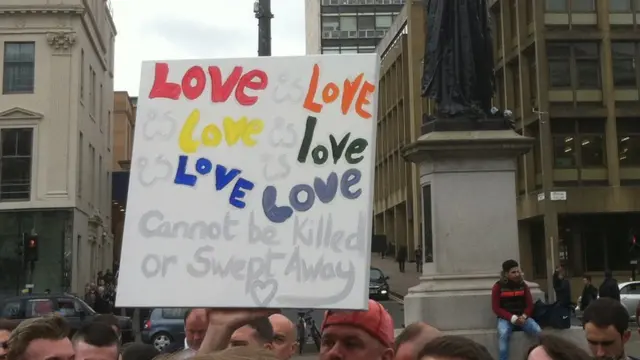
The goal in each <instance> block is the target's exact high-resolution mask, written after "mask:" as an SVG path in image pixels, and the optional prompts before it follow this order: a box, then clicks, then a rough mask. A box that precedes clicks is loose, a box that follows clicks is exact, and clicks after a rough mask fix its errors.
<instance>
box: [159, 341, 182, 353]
mask: <svg viewBox="0 0 640 360" xmlns="http://www.w3.org/2000/svg"><path fill="white" fill-rule="evenodd" d="M182 350H184V343H182V342H179V341H175V342H172V343H171V344H169V345H167V346H165V348H164V349H162V352H163V353H164V354H173V353H175V352H178V351H182Z"/></svg>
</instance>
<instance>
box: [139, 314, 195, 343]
mask: <svg viewBox="0 0 640 360" xmlns="http://www.w3.org/2000/svg"><path fill="white" fill-rule="evenodd" d="M187 310H188V309H186V308H156V309H153V310H152V311H151V314H150V315H149V318H148V319H147V320H145V322H144V326H143V328H142V334H141V335H142V342H144V343H146V344H151V345H153V346H154V347H155V348H156V349H158V351H162V350H163V349H164V348H165V347H166V346H167V345H169V344H171V343H173V342H183V341H184V337H185V333H184V316H185V314H186V313H187Z"/></svg>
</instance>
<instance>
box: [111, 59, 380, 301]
mask: <svg viewBox="0 0 640 360" xmlns="http://www.w3.org/2000/svg"><path fill="white" fill-rule="evenodd" d="M378 62H379V60H378V57H377V56H376V55H375V54H368V55H340V56H307V57H261V58H251V59H216V60H188V61H166V62H146V63H144V64H143V66H142V80H141V85H140V96H139V98H138V114H137V120H136V122H137V124H136V130H135V138H134V149H133V157H132V166H131V174H130V176H131V178H130V182H129V195H128V202H127V210H126V218H125V228H124V238H123V245H122V258H121V260H120V276H119V279H118V292H117V300H116V305H117V306H119V307H146V306H153V307H173V306H175V307H271V308H274V307H277V308H325V309H366V308H367V299H368V284H369V265H370V264H369V262H370V247H371V217H372V215H371V214H372V197H373V179H374V176H373V172H374V161H375V139H376V112H377V84H378V66H379V65H378Z"/></svg>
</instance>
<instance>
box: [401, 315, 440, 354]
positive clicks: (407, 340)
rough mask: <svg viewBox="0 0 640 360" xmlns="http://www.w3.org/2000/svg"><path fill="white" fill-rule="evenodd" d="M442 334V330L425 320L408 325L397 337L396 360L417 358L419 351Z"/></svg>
mask: <svg viewBox="0 0 640 360" xmlns="http://www.w3.org/2000/svg"><path fill="white" fill-rule="evenodd" d="M440 336H442V333H441V332H440V330H438V329H436V328H434V327H433V326H431V325H428V324H425V323H423V322H417V323H413V324H411V325H409V326H407V327H406V328H405V329H404V331H402V333H400V335H398V337H397V338H396V341H395V346H396V358H395V359H396V360H416V359H417V357H418V353H419V352H420V350H422V348H423V347H424V346H425V345H426V344H427V343H429V342H430V341H431V340H433V339H435V338H438V337H440Z"/></svg>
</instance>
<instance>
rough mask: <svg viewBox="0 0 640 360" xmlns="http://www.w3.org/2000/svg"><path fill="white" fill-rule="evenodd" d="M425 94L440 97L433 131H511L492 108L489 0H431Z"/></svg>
mask: <svg viewBox="0 0 640 360" xmlns="http://www.w3.org/2000/svg"><path fill="white" fill-rule="evenodd" d="M426 11H427V43H426V49H425V58H424V73H423V79H422V96H425V97H429V98H431V99H434V100H435V102H436V105H437V110H436V114H435V116H432V117H429V118H428V119H426V122H427V123H432V126H431V128H430V129H429V130H427V131H426V132H430V131H447V130H450V131H452V130H505V129H509V128H510V127H512V126H511V123H510V121H509V120H508V119H506V118H507V117H508V116H505V112H502V111H499V110H498V109H497V108H494V107H493V106H492V103H491V100H492V98H493V94H494V82H495V78H494V71H493V66H494V62H493V45H492V39H491V24H490V19H489V8H488V5H487V0H427V1H426Z"/></svg>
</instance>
